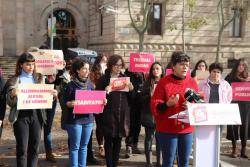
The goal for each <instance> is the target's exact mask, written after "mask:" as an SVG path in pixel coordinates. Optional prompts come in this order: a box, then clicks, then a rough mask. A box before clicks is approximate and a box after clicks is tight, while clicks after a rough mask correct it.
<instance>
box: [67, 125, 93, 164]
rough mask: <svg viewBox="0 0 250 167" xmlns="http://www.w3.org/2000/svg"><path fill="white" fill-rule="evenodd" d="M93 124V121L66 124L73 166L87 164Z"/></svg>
mask: <svg viewBox="0 0 250 167" xmlns="http://www.w3.org/2000/svg"><path fill="white" fill-rule="evenodd" d="M93 125H94V124H93V123H87V124H66V130H67V132H68V137H69V159H70V166H71V167H85V166H86V159H87V145H88V142H89V139H90V135H91V131H92V128H93Z"/></svg>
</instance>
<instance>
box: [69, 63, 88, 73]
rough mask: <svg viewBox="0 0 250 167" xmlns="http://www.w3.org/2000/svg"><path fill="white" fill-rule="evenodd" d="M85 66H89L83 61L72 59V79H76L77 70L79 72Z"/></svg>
mask: <svg viewBox="0 0 250 167" xmlns="http://www.w3.org/2000/svg"><path fill="white" fill-rule="evenodd" d="M85 64H89V63H88V62H87V61H86V60H83V59H74V60H73V63H72V64H71V70H70V74H71V75H72V76H73V77H78V72H77V70H80V69H81V68H82V67H83V66H84V65H85Z"/></svg>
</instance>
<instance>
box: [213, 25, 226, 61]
mask: <svg viewBox="0 0 250 167" xmlns="http://www.w3.org/2000/svg"><path fill="white" fill-rule="evenodd" d="M223 30H224V29H223V28H222V27H221V28H220V31H219V35H218V43H217V50H216V60H215V61H216V63H218V62H219V59H220V52H221V38H222V34H223Z"/></svg>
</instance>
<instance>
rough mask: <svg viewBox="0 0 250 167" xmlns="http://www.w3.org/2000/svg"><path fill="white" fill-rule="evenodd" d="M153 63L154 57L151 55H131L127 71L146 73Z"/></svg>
mask: <svg viewBox="0 0 250 167" xmlns="http://www.w3.org/2000/svg"><path fill="white" fill-rule="evenodd" d="M154 62H155V56H154V55H153V54H150V53H131V54H130V66H129V71H131V72H144V73H148V72H149V69H150V67H151V65H152V64H153V63H154Z"/></svg>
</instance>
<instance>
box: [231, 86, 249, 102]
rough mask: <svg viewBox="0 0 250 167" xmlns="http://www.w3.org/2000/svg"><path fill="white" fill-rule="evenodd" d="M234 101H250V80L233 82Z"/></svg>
mask: <svg viewBox="0 0 250 167" xmlns="http://www.w3.org/2000/svg"><path fill="white" fill-rule="evenodd" d="M232 89H233V100H234V101H250V82H234V83H232Z"/></svg>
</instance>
